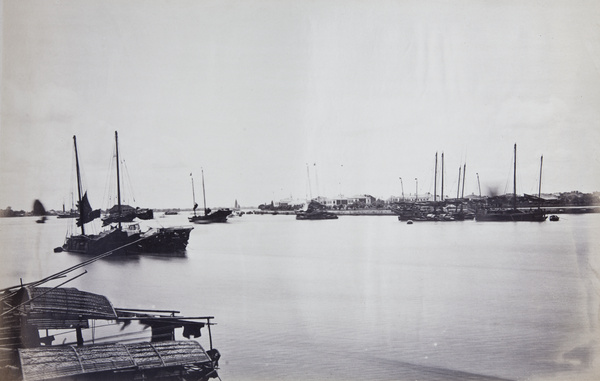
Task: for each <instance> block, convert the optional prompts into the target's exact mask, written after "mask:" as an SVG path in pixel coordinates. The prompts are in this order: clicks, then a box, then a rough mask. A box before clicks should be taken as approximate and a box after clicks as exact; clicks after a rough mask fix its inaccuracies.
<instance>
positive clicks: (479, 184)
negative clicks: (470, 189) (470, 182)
mask: <svg viewBox="0 0 600 381" xmlns="http://www.w3.org/2000/svg"><path fill="white" fill-rule="evenodd" d="M476 175H477V186H478V187H479V197H481V183H480V182H479V173H476Z"/></svg>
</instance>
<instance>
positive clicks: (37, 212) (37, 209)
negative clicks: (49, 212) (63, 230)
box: [33, 200, 46, 216]
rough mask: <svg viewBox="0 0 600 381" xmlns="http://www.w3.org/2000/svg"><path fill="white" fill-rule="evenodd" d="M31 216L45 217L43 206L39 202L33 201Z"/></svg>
mask: <svg viewBox="0 0 600 381" xmlns="http://www.w3.org/2000/svg"><path fill="white" fill-rule="evenodd" d="M33 215H34V216H45V215H46V209H45V208H44V205H42V202H41V201H40V200H35V201H34V202H33Z"/></svg>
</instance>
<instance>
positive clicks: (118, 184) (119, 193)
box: [115, 131, 121, 229]
mask: <svg viewBox="0 0 600 381" xmlns="http://www.w3.org/2000/svg"><path fill="white" fill-rule="evenodd" d="M115 150H116V153H117V201H118V205H119V218H118V220H119V229H121V182H120V180H119V179H120V178H121V176H120V174H119V136H118V134H117V131H115Z"/></svg>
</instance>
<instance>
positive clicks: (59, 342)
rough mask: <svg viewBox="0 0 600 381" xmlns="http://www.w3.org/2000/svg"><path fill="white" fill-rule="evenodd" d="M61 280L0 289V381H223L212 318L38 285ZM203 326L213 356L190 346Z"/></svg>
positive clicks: (198, 346) (53, 277) (198, 345)
mask: <svg viewBox="0 0 600 381" xmlns="http://www.w3.org/2000/svg"><path fill="white" fill-rule="evenodd" d="M66 271H67V270H66ZM64 273H65V272H62V274H61V273H59V274H56V275H55V276H52V277H49V278H45V279H44V280H41V281H38V282H35V283H30V284H26V285H20V286H16V287H11V288H6V289H3V290H0V379H2V380H23V381H36V380H57V379H61V380H64V379H69V380H108V379H110V380H146V379H161V380H197V381H202V380H208V379H210V378H216V377H218V375H217V369H218V362H219V357H220V354H219V351H218V350H216V349H214V348H213V347H212V336H211V329H210V327H211V326H212V325H213V324H214V323H212V322H211V320H212V319H213V317H212V316H204V317H184V316H178V313H179V312H178V311H167V310H139V309H128V308H115V307H113V305H112V304H111V303H110V301H109V300H108V299H107V298H106V297H105V296H103V295H98V294H93V293H90V292H84V291H80V290H78V289H76V288H66V287H60V286H61V285H64V284H65V283H66V282H63V283H62V284H61V285H59V286H58V287H53V288H52V287H42V286H41V284H43V283H45V282H47V281H49V280H54V279H57V278H59V277H63V276H64ZM83 274H85V273H83ZM83 274H80V275H78V276H76V277H74V278H72V279H75V278H77V277H79V276H81V275H83ZM67 282H68V281H67ZM148 327H150V330H146V328H148ZM204 327H207V329H208V339H209V342H210V349H209V350H205V349H204V348H203V347H202V345H200V343H199V342H198V341H196V340H194V339H189V338H194V337H199V336H200V330H201V329H202V328H204ZM176 330H177V332H179V330H183V332H182V334H179V333H178V336H181V335H182V336H183V337H184V338H188V339H189V340H178V339H176V336H175V335H176ZM102 331H104V332H105V334H104V335H101V334H100V333H101V332H102ZM132 331H133V332H132Z"/></svg>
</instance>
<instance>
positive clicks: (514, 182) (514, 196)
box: [513, 143, 517, 209]
mask: <svg viewBox="0 0 600 381" xmlns="http://www.w3.org/2000/svg"><path fill="white" fill-rule="evenodd" d="M513 161H514V169H513V208H514V209H517V143H515V159H514V160H513Z"/></svg>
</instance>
